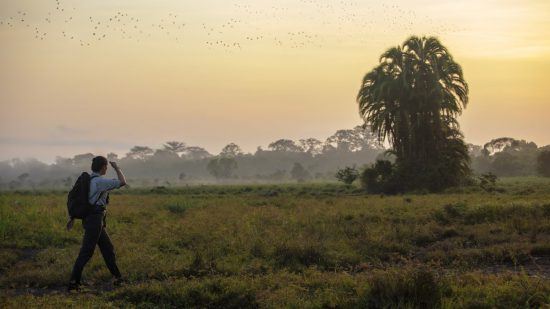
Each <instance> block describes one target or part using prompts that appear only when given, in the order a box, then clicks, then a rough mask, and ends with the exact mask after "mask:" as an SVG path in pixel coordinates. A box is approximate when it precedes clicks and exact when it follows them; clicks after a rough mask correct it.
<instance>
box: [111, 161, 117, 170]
mask: <svg viewBox="0 0 550 309" xmlns="http://www.w3.org/2000/svg"><path fill="white" fill-rule="evenodd" d="M109 163H111V166H112V167H113V168H114V169H115V170H116V169H118V165H117V164H116V162H113V161H110V162H109Z"/></svg>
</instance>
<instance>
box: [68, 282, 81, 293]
mask: <svg viewBox="0 0 550 309" xmlns="http://www.w3.org/2000/svg"><path fill="white" fill-rule="evenodd" d="M78 291H80V283H78V282H76V281H70V282H69V284H68V285H67V292H78Z"/></svg>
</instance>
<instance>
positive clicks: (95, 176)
mask: <svg viewBox="0 0 550 309" xmlns="http://www.w3.org/2000/svg"><path fill="white" fill-rule="evenodd" d="M97 177H99V176H98V175H94V176H92V177H90V184H91V183H92V179H94V178H97ZM103 192H105V191H101V192H99V195H98V197H97V199H96V200H95V203H93V204H92V206H97V202H99V199H101V195H102V194H103Z"/></svg>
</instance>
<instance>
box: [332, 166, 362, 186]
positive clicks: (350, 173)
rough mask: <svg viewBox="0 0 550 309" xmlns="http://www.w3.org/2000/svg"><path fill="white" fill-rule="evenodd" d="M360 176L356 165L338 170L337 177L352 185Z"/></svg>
mask: <svg viewBox="0 0 550 309" xmlns="http://www.w3.org/2000/svg"><path fill="white" fill-rule="evenodd" d="M357 177H359V171H358V170H357V169H356V168H355V167H349V166H347V167H345V168H343V169H340V170H338V172H336V179H338V181H341V182H343V183H345V184H346V185H348V186H349V185H351V184H352V183H353V182H354V181H355V180H356V179H357Z"/></svg>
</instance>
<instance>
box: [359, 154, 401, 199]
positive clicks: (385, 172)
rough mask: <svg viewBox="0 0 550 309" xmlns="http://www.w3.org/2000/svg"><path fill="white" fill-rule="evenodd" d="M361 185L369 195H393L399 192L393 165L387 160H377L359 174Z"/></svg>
mask: <svg viewBox="0 0 550 309" xmlns="http://www.w3.org/2000/svg"><path fill="white" fill-rule="evenodd" d="M361 185H362V186H363V188H364V189H366V190H367V192H369V193H387V194H394V193H397V192H399V191H401V188H400V185H399V183H398V181H397V177H396V171H395V165H394V164H393V163H391V162H390V161H387V160H378V161H376V163H374V164H373V165H372V166H370V167H367V168H365V169H364V170H363V173H362V174H361Z"/></svg>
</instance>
